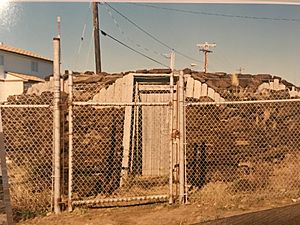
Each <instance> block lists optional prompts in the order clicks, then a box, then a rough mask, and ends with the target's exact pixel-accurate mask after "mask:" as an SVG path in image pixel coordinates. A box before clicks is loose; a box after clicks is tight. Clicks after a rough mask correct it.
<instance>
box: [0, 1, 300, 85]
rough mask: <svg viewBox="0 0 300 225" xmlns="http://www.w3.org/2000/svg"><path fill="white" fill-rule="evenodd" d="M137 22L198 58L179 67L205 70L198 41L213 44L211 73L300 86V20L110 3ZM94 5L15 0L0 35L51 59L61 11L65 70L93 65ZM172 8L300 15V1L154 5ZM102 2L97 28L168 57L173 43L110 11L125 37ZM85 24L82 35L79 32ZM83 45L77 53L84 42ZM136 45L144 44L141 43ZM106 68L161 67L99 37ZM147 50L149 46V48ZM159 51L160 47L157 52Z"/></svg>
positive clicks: (0, 17) (0, 20) (0, 22)
mask: <svg viewBox="0 0 300 225" xmlns="http://www.w3.org/2000/svg"><path fill="white" fill-rule="evenodd" d="M110 4H111V6H113V7H114V8H115V9H117V10H119V11H120V12H121V13H123V14H124V15H126V16H128V18H130V19H131V20H133V21H134V22H136V23H137V24H138V25H139V26H141V27H142V28H144V29H145V30H147V31H148V32H149V33H151V34H152V35H154V36H156V37H157V38H159V39H160V40H161V41H163V42H164V43H167V44H168V45H170V46H172V47H174V48H175V49H176V50H179V51H181V52H183V53H185V54H186V55H189V56H190V57H192V58H194V59H195V60H190V59H186V58H184V57H181V56H179V55H177V57H176V66H175V67H176V68H177V69H181V68H186V67H189V66H190V64H191V63H196V64H197V65H198V66H197V67H195V68H194V69H197V70H202V59H203V56H202V54H200V53H199V51H198V49H197V47H196V44H198V43H203V42H205V41H208V42H215V43H216V44H217V47H216V48H214V49H213V50H214V53H212V54H210V55H209V71H211V72H215V71H225V72H228V73H233V72H237V69H238V68H239V67H243V68H244V69H245V70H244V73H253V74H256V73H270V74H273V75H278V76H282V77H283V78H285V79H287V80H288V81H291V82H293V83H296V84H297V85H300V63H299V61H300V43H299V40H300V21H274V20H254V19H243V18H228V17H218V16H208V15H193V14H187V13H180V12H174V11H166V10H162V9H154V8H148V7H142V6H138V5H134V4H128V3H110ZM89 5H90V4H89V3H10V4H9V5H8V6H7V7H2V8H0V41H2V42H4V43H7V44H9V45H12V46H15V47H20V48H24V49H28V50H32V51H34V52H37V53H39V54H41V55H43V56H47V57H50V58H52V54H53V53H52V38H53V37H54V36H55V35H56V33H57V28H56V27H57V25H56V17H57V16H61V38H62V69H63V70H64V69H71V70H77V71H86V70H93V69H94V66H93V65H94V57H93V52H94V50H93V42H92V36H91V35H92V27H91V25H92V23H91V10H90V9H89ZM151 5H154V6H163V7H169V8H174V9H184V10H193V11H197V10H198V11H202V12H208V13H223V14H233V15H244V16H257V17H274V18H291V19H299V20H300V6H296V5H293V6H291V5H290V6H289V5H245V4H244V5H238V4H226V5H225V4H151ZM99 7H100V24H101V25H100V26H101V28H102V29H103V30H105V31H106V32H107V33H109V34H111V35H112V36H114V37H115V38H117V39H119V40H121V41H122V42H124V43H126V44H128V45H130V46H131V47H133V48H135V49H136V50H138V51H141V52H143V53H144V54H146V55H148V56H150V57H152V58H154V59H156V60H158V61H160V62H162V63H164V64H169V62H168V59H166V58H164V57H162V56H161V55H160V54H157V53H162V54H164V53H168V51H169V50H168V49H167V48H166V47H164V46H162V45H160V44H158V43H157V42H155V41H153V40H152V39H151V38H149V37H148V36H146V35H145V34H144V33H142V32H140V31H139V30H138V29H136V28H135V27H134V26H132V25H131V24H130V23H128V22H127V21H126V20H124V19H123V18H122V17H120V16H119V15H117V14H116V13H115V12H114V11H111V12H112V14H113V15H114V17H115V19H116V21H117V23H118V24H119V26H120V28H121V30H122V31H123V32H124V34H125V35H123V34H122V33H120V30H119V29H118V27H117V26H116V25H115V23H114V21H113V19H112V18H111V16H110V15H109V14H108V11H107V9H106V7H105V6H104V5H101V6H99ZM84 24H86V29H85V34H84V39H83V41H81V35H82V31H83V27H84ZM80 43H81V45H82V47H81V49H80V51H79V45H80ZM138 45H140V46H143V47H138ZM101 47H102V64H103V70H104V71H107V72H120V71H128V70H136V69H143V68H158V67H161V66H160V65H158V64H156V63H154V62H152V61H149V60H148V59H145V58H143V57H141V56H140V55H137V54H136V53H134V52H131V51H130V50H128V49H127V48H125V47H123V46H121V45H119V44H118V43H116V42H114V41H112V40H111V39H109V38H107V37H103V36H101ZM144 48H147V49H149V50H144ZM156 52H157V53H156Z"/></svg>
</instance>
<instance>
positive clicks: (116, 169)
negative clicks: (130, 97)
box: [72, 105, 169, 201]
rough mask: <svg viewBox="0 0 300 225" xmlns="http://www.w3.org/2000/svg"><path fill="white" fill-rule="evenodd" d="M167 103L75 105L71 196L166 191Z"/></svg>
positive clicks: (122, 195)
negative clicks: (149, 104)
mask: <svg viewBox="0 0 300 225" xmlns="http://www.w3.org/2000/svg"><path fill="white" fill-rule="evenodd" d="M164 108H166V109H167V107H166V106H142V105H139V106H131V105H129V106H76V105H75V106H74V107H73V151H72V155H73V158H72V170H73V174H72V183H73V186H72V190H73V191H72V198H73V201H76V200H87V199H93V200H99V199H100V200H101V199H107V198H130V197H137V196H139V197H140V196H152V195H167V194H168V182H169V181H168V178H169V175H168V172H169V145H168V138H167V135H168V134H169V127H168V120H166V118H165V117H166V116H167V115H168V114H167V113H166V114H165V113H164V112H166V111H165V109H164Z"/></svg>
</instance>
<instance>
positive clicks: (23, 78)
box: [0, 71, 45, 102]
mask: <svg viewBox="0 0 300 225" xmlns="http://www.w3.org/2000/svg"><path fill="white" fill-rule="evenodd" d="M44 81H45V80H43V79H41V78H39V77H36V76H31V75H25V74H20V73H12V72H4V73H2V74H1V71H0V102H4V101H6V100H7V97H8V96H10V95H19V94H22V93H23V92H24V90H26V89H27V88H28V87H30V86H31V85H32V84H35V83H40V82H44Z"/></svg>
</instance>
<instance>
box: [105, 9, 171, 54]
mask: <svg viewBox="0 0 300 225" xmlns="http://www.w3.org/2000/svg"><path fill="white" fill-rule="evenodd" d="M105 9H106V11H107V13H108V14H109V16H110V17H111V18H112V20H113V21H114V24H115V26H116V27H117V29H118V30H119V32H120V33H121V34H122V35H123V36H124V37H125V39H127V40H128V41H129V42H131V44H134V45H135V46H136V47H137V48H140V49H143V50H144V51H148V52H149V51H151V52H152V53H154V54H155V55H159V56H162V57H165V56H164V55H163V54H162V53H159V52H157V51H155V50H150V49H149V48H146V47H142V45H141V44H139V43H137V42H135V41H134V40H133V39H131V38H130V37H129V36H127V35H126V34H125V32H124V31H123V30H122V28H121V26H120V24H119V23H118V22H117V20H116V18H115V17H114V15H113V14H112V12H111V10H110V9H109V7H108V4H105Z"/></svg>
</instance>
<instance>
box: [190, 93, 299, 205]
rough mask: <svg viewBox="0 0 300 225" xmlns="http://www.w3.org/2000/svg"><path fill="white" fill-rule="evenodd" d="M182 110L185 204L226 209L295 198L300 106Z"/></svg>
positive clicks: (246, 104)
mask: <svg viewBox="0 0 300 225" xmlns="http://www.w3.org/2000/svg"><path fill="white" fill-rule="evenodd" d="M186 105H187V106H186V177H187V179H186V183H187V189H188V199H189V201H197V202H198V203H201V204H203V205H215V206H216V208H224V207H225V208H228V209H230V208H231V207H232V208H234V207H235V206H238V205H241V204H244V205H245V204H246V205H247V204H248V205H251V204H252V203H253V202H259V201H266V202H268V201H270V200H274V199H276V200H278V201H280V200H286V199H288V202H291V199H297V198H298V197H299V194H300V192H299V187H300V186H299V185H300V176H299V173H298V170H299V159H300V152H299V147H300V146H299V137H300V136H299V134H300V133H299V132H300V129H299V128H300V114H299V112H300V111H299V110H300V102H299V100H297V99H295V100H291V99H288V100H273V101H272V100H269V101H268V100H266V101H265V100H262V101H252V102H231V103H219V104H218V103H214V102H211V103H201V102H198V103H187V104H186Z"/></svg>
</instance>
